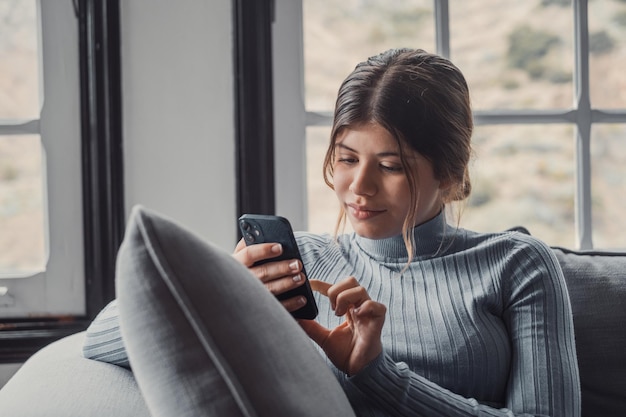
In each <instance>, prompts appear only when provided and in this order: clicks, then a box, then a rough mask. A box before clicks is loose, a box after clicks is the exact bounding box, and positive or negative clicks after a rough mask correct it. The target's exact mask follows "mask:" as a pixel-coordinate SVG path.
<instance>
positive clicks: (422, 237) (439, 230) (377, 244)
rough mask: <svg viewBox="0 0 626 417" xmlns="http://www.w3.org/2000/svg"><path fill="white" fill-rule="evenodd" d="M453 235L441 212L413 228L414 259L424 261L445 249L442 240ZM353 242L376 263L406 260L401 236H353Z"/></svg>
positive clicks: (404, 246) (453, 232) (453, 231)
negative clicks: (375, 237)
mask: <svg viewBox="0 0 626 417" xmlns="http://www.w3.org/2000/svg"><path fill="white" fill-rule="evenodd" d="M454 234H455V230H454V228H452V227H451V226H449V225H448V224H447V223H446V218H445V214H444V212H443V211H441V212H440V213H439V214H438V215H437V216H435V217H434V218H432V219H431V220H429V221H427V222H425V223H422V224H420V225H418V226H415V227H414V228H413V236H414V237H415V248H414V249H415V254H414V259H415V260H419V259H425V258H430V257H432V256H433V255H435V254H436V253H437V252H438V251H442V250H444V251H445V249H446V246H447V245H446V244H445V243H443V244H442V241H443V239H446V240H447V241H449V239H451V238H452V237H453V236H454ZM354 242H355V243H356V244H357V245H358V246H359V248H361V250H363V251H364V252H365V253H367V254H368V255H369V256H370V257H372V258H374V259H376V260H378V261H383V262H384V261H406V260H407V259H408V256H407V252H406V245H405V244H404V240H403V238H402V235H397V236H393V237H389V238H385V239H368V238H365V237H362V236H358V235H356V234H355V235H354Z"/></svg>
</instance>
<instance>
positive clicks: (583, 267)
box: [554, 248, 626, 417]
mask: <svg viewBox="0 0 626 417" xmlns="http://www.w3.org/2000/svg"><path fill="white" fill-rule="evenodd" d="M554 251H555V254H556V256H557V258H558V260H559V262H560V264H561V268H562V269H563V274H564V276H565V281H566V282H567V288H568V292H569V295H570V300H571V303H572V312H573V315H574V331H575V335H576V350H577V354H578V366H579V369H580V379H581V388H582V416H583V417H585V416H589V417H591V416H603V417H612V416H616V417H617V416H624V415H625V413H626V254H625V253H607V252H597V251H591V252H576V251H570V250H567V249H562V248H554Z"/></svg>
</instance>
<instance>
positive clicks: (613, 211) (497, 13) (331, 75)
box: [275, 0, 626, 249]
mask: <svg viewBox="0 0 626 417" xmlns="http://www.w3.org/2000/svg"><path fill="white" fill-rule="evenodd" d="M283 7H286V6H283ZM290 7H293V6H290ZM280 8H281V3H280V2H279V5H278V9H279V13H278V18H277V22H276V26H279V28H277V29H275V33H276V34H278V36H280V33H281V29H280V25H281V22H280ZM300 11H301V16H302V17H301V19H302V20H301V26H302V33H303V35H302V38H301V45H303V46H302V48H301V52H300V56H301V57H302V62H303V63H304V64H303V69H302V72H303V78H302V80H301V81H300V82H301V86H302V87H303V89H304V98H303V100H302V101H303V102H304V104H303V106H302V107H303V108H304V110H303V111H304V112H305V115H306V117H305V121H304V122H303V127H302V130H305V132H306V133H305V137H306V139H305V143H306V147H305V148H306V166H307V174H306V178H307V187H306V189H307V195H306V199H305V200H304V201H308V203H307V205H306V207H305V208H304V209H303V210H302V211H303V212H304V213H305V215H304V217H305V218H306V222H305V223H304V224H305V227H307V228H308V229H309V230H311V231H315V232H330V233H332V232H333V229H334V225H335V223H336V215H337V204H336V202H335V198H334V195H333V193H332V191H330V190H328V189H327V187H326V186H325V185H324V183H323V180H322V176H321V165H322V160H323V155H324V152H325V148H326V144H327V140H328V135H329V132H330V125H331V122H332V109H333V104H334V103H333V100H334V95H335V93H336V91H337V89H338V87H339V84H340V83H341V81H342V80H343V78H345V76H346V75H347V74H348V73H349V72H350V71H351V70H352V69H353V67H354V65H355V64H356V63H357V62H359V61H361V60H363V59H365V58H366V57H368V56H370V55H373V54H376V53H378V52H380V51H382V50H384V49H386V48H389V47H399V46H409V47H419V48H422V49H426V50H428V51H433V52H437V53H440V54H442V55H444V56H448V57H450V58H451V59H452V61H453V62H454V63H455V64H457V66H459V68H460V69H461V70H462V71H463V73H464V74H465V76H466V78H467V80H468V83H469V85H470V90H471V93H472V101H473V107H474V112H475V122H476V128H475V133H474V147H475V152H476V158H475V160H474V161H473V163H472V166H471V172H472V180H473V193H472V194H473V195H472V196H471V198H470V199H469V201H468V202H466V203H465V205H464V207H463V211H462V216H461V226H463V227H467V228H470V229H474V230H478V231H498V230H503V229H506V228H509V227H513V226H516V225H523V226H525V227H527V228H528V229H529V230H530V231H531V233H532V234H533V235H535V236H537V237H539V238H541V239H543V240H545V241H546V242H548V243H549V244H552V245H561V246H566V247H574V248H583V249H589V248H592V247H595V248H605V249H617V248H623V247H624V246H626V242H625V241H624V238H623V234H621V235H620V233H619V231H622V230H624V229H626V220H624V219H623V216H621V215H619V214H618V213H620V211H619V210H620V204H621V203H622V202H623V196H624V194H625V192H626V187H625V183H626V180H624V178H626V164H625V162H626V155H625V152H626V151H625V149H626V136H625V135H624V133H626V110H625V109H626V75H624V71H622V70H621V65H620V62H621V60H623V56H624V54H625V53H626V17H625V16H626V3H624V2H623V1H616V0H594V1H590V2H587V1H584V0H574V1H571V0H536V1H531V2H518V1H515V0H490V1H481V2H467V1H463V0H434V1H433V0H411V1H405V2H387V1H384V0H353V1H342V2H339V1H336V0H302V5H301V10H300ZM275 50H276V51H280V49H275ZM292 52H293V51H292ZM276 53H280V52H276ZM277 65H278V64H277V63H276V61H275V66H277ZM294 67H295V68H297V67H296V66H294V65H292V66H291V68H294ZM275 71H276V72H280V71H284V69H280V68H276V67H275ZM280 77H281V79H284V78H285V76H284V74H282V75H281V76H280ZM295 103H298V97H294V98H293V101H292V107H293V105H295ZM277 111H280V105H279V104H277ZM275 120H276V123H277V124H279V123H280V121H281V120H282V119H281V117H280V115H277V117H276V119H275ZM290 120H293V118H292V119H290ZM281 140H283V139H282V138H281V137H280V136H277V141H279V145H278V146H277V148H280V146H282V145H280V143H282V142H280V141H281ZM280 161H281V160H280V159H277V164H280V163H281V162H280ZM280 170H281V168H280V166H278V167H277V171H280ZM285 189H286V188H285V187H279V188H277V193H278V201H279V202H280V201H281V195H280V193H281V192H284V191H283V190H285ZM288 192H289V195H290V198H292V199H293V198H294V192H296V189H295V187H294V188H292V189H289V190H288ZM279 207H280V204H279ZM285 209H287V207H286V206H285Z"/></svg>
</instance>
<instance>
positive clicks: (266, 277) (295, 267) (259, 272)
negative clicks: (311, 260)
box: [250, 259, 302, 283]
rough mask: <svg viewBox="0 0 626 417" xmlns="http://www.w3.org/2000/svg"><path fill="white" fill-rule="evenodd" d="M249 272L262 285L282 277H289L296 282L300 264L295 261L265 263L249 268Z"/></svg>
mask: <svg viewBox="0 0 626 417" xmlns="http://www.w3.org/2000/svg"><path fill="white" fill-rule="evenodd" d="M250 271H251V272H252V273H253V274H254V275H255V276H256V277H257V278H258V279H260V280H261V282H263V283H266V282H270V281H273V280H275V279H278V278H284V277H291V278H293V279H294V280H296V281H297V280H298V278H299V277H300V275H301V274H300V272H301V271H302V264H301V263H300V261H298V260H297V259H291V260H286V261H277V262H267V263H264V264H262V265H258V266H253V267H251V268H250Z"/></svg>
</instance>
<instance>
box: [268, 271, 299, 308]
mask: <svg viewBox="0 0 626 417" xmlns="http://www.w3.org/2000/svg"><path fill="white" fill-rule="evenodd" d="M304 282H305V279H304V277H303V274H297V275H295V276H293V277H284V278H278V279H274V280H272V281H270V282H267V283H265V288H267V289H268V290H269V291H270V292H271V293H272V294H274V295H280V294H282V293H284V292H287V291H289V290H292V289H294V288H297V287H299V286H300V285H302V284H304ZM302 305H304V304H302Z"/></svg>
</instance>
